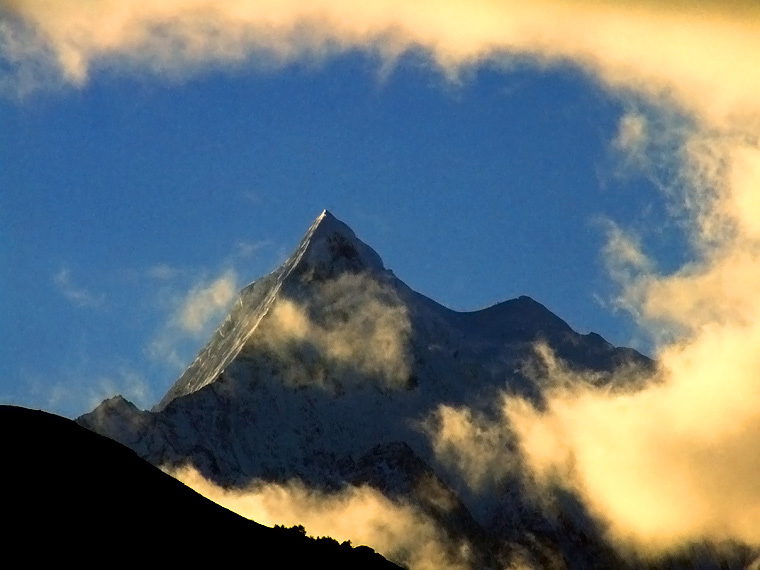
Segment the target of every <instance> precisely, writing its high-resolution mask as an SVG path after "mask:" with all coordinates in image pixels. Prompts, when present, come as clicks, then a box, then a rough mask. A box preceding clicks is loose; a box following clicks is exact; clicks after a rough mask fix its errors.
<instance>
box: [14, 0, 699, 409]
mask: <svg viewBox="0 0 760 570" xmlns="http://www.w3.org/2000/svg"><path fill="white" fill-rule="evenodd" d="M21 4H24V3H23V2H22V3H20V5H21ZM0 17H7V18H8V21H9V22H10V21H11V16H10V15H8V14H6V15H5V16H3V15H2V13H0ZM8 29H9V28H8ZM6 33H7V29H6ZM7 37H10V35H9V34H8V35H7ZM2 45H5V46H6V47H5V53H4V54H3V53H2V52H0V55H4V62H5V64H4V66H3V67H0V71H2V70H4V72H5V74H6V81H5V82H3V85H5V91H4V96H3V98H2V99H0V125H1V127H0V188H1V189H2V194H1V197H0V200H1V201H2V202H1V203H0V223H1V226H0V231H2V243H3V246H2V266H3V278H2V283H1V284H0V287H1V288H2V295H1V296H0V314H2V325H1V326H0V347H1V348H0V351H2V353H1V354H0V362H2V365H0V400H2V401H3V402H8V403H19V404H23V405H27V406H32V407H39V408H43V409H47V410H51V411H55V412H59V413H63V414H65V415H77V414H79V413H82V412H84V411H87V410H89V409H90V408H91V407H92V406H93V405H94V404H95V403H97V401H98V400H99V399H101V398H103V397H105V396H108V395H111V394H113V393H116V392H122V393H125V395H127V397H130V398H131V399H134V400H135V401H136V403H138V405H142V406H150V405H152V404H153V403H155V402H156V401H157V400H158V399H159V398H160V396H161V395H162V394H163V392H164V391H165V390H166V389H167V388H168V387H169V386H170V385H171V383H172V382H173V381H174V380H175V379H176V377H177V376H178V375H179V373H180V372H181V370H182V368H183V367H184V366H185V365H187V364H188V363H189V362H190V361H191V359H192V358H193V356H194V354H195V352H196V351H197V349H198V348H199V347H200V346H201V345H202V344H203V343H204V341H205V339H206V336H207V335H208V334H209V333H210V331H211V330H213V328H214V325H215V324H217V323H218V321H219V320H220V319H221V318H222V316H223V314H224V313H223V310H222V308H221V307H222V306H223V305H224V301H226V300H228V295H227V293H226V291H227V289H229V287H230V286H234V288H235V289H237V288H239V287H242V286H243V285H245V284H246V283H248V282H250V281H252V280H254V279H255V278H257V277H260V276H262V275H263V274H265V273H266V272H268V271H270V270H272V269H273V268H274V267H276V266H277V265H278V264H279V263H281V262H282V261H283V260H284V259H285V257H286V256H287V255H288V254H289V253H290V251H291V250H292V249H293V248H294V247H295V245H296V244H297V242H298V240H299V239H300V237H301V236H302V234H303V232H304V231H305V230H306V229H307V228H308V226H309V224H310V223H311V221H312V220H313V219H314V218H315V217H316V216H317V215H319V213H320V212H321V211H322V209H324V208H327V209H329V210H331V211H332V212H333V214H334V215H336V216H337V217H338V218H340V219H342V220H343V221H345V222H346V223H348V224H349V225H350V226H351V227H352V228H353V229H354V230H355V232H356V233H357V234H358V236H359V237H360V238H361V239H363V240H364V241H366V242H367V243H369V244H370V245H371V246H373V247H374V248H375V249H376V250H377V251H378V252H379V253H380V255H381V256H382V257H383V259H384V260H385V262H386V265H387V266H388V267H390V268H391V269H393V270H394V271H395V273H396V274H397V275H398V276H399V277H400V278H401V279H403V280H404V281H406V282H407V283H408V284H409V285H410V286H412V287H413V288H415V289H417V290H418V291H420V292H422V293H424V294H426V295H428V296H430V297H432V298H433V299H435V300H437V301H439V302H441V303H443V304H445V305H447V306H449V307H452V308H455V309H459V310H471V309H477V308H481V307H483V306H486V305H489V304H493V303H496V302H498V301H501V300H504V299H508V298H511V297H515V296H517V295H521V294H527V295H530V296H532V297H534V298H535V299H537V300H538V301H540V302H542V303H544V304H545V305H547V306H548V307H549V308H550V309H551V310H553V311H554V312H556V313H557V314H558V315H560V316H561V317H562V318H564V319H566V320H567V321H568V322H569V323H570V324H571V326H573V327H574V328H576V329H577V330H579V331H581V332H587V331H590V330H593V331H596V332H599V333H601V334H602V335H603V336H605V337H606V338H607V339H608V340H610V341H611V342H613V343H615V344H628V345H634V346H637V347H639V348H641V349H642V350H647V351H649V350H651V344H650V342H649V340H648V338H649V337H648V336H647V334H646V332H644V331H642V330H640V329H638V328H637V327H636V326H635V324H634V323H633V321H632V320H631V318H630V316H629V315H628V314H627V313H626V312H625V311H620V310H615V309H614V303H613V301H614V298H615V296H616V295H617V294H618V292H619V287H618V285H617V283H616V282H615V280H614V279H613V278H612V277H611V276H610V274H609V272H608V270H607V269H606V267H605V259H604V255H603V249H604V246H605V243H606V240H607V237H606V235H607V231H608V229H609V227H610V226H609V222H610V221H613V222H614V223H615V224H617V225H619V226H620V227H622V228H626V229H628V230H631V231H632V232H634V233H635V234H637V235H638V236H639V237H640V239H641V240H643V241H644V243H645V245H646V247H647V249H648V251H649V253H650V254H651V255H652V258H653V259H655V260H656V263H657V264H658V266H662V267H666V268H668V267H671V266H676V265H677V264H678V263H679V262H680V261H682V260H683V259H684V256H685V255H686V254H687V249H686V248H685V247H684V240H683V236H682V231H681V230H682V228H681V227H680V226H679V225H678V223H677V221H676V220H675V219H674V218H672V217H671V216H670V215H669V211H668V205H667V203H666V201H665V199H664V197H663V194H662V193H661V192H660V191H659V190H658V188H657V187H656V185H655V184H654V183H653V182H652V180H651V179H650V178H648V177H647V176H646V175H644V174H643V173H641V172H638V171H636V169H632V168H630V164H629V163H628V162H626V160H625V157H624V156H623V155H622V154H621V152H619V149H618V148H616V146H615V141H616V140H617V138H618V137H619V135H620V128H621V120H622V118H623V117H624V116H626V115H628V114H630V113H631V112H632V110H634V111H635V110H636V109H639V108H642V109H644V108H645V106H644V104H643V102H645V101H644V100H643V99H642V98H640V97H638V96H632V95H631V94H630V93H627V92H623V91H620V90H616V89H610V88H609V86H608V85H604V84H603V82H600V81H599V79H598V77H596V76H594V74H593V73H590V72H589V71H588V70H584V69H583V66H581V65H576V64H574V63H573V62H556V63H553V64H552V65H548V66H547V65H543V64H542V65H535V64H534V63H533V62H531V61H519V60H513V59H508V58H506V57H493V58H484V59H483V60H482V61H476V62H474V63H468V65H466V66H464V67H463V68H461V69H459V70H458V77H456V78H453V79H452V78H451V77H450V74H448V73H447V69H446V66H445V65H443V64H441V63H440V62H438V61H435V58H434V57H431V56H430V54H429V53H426V52H425V51H424V50H422V51H418V50H412V51H411V52H408V53H405V54H403V55H401V56H400V57H397V58H396V59H394V60H393V61H392V62H391V63H388V62H387V61H386V60H385V59H384V58H383V57H381V56H379V55H378V54H377V53H376V50H375V51H373V50H364V49H361V46H359V47H354V48H351V49H346V50H340V53H337V54H331V55H330V56H328V57H303V58H301V57H295V58H293V60H292V61H285V62H282V63H277V64H276V65H275V64H272V62H271V61H269V60H267V59H266V58H263V56H262V57H259V56H257V54H256V53H255V52H254V53H252V54H251V55H248V56H247V57H246V58H244V59H243V60H242V61H236V62H235V64H234V65H227V64H225V62H224V61H222V62H221V63H219V62H215V61H212V62H211V63H208V62H206V63H204V65H202V66H200V67H199V68H198V69H195V68H192V69H190V71H187V72H183V73H179V74H177V73H175V72H174V71H173V70H170V71H166V72H164V71H162V70H160V69H159V70H158V71H156V70H151V69H144V68H141V66H140V65H139V62H138V64H133V65H121V64H120V63H119V62H118V61H116V62H115V63H114V62H113V61H111V60H109V59H107V58H106V59H104V60H98V59H97V58H96V57H93V61H95V62H96V63H98V62H99V64H97V65H95V64H93V65H92V67H91V69H89V70H88V74H87V77H86V79H84V80H76V81H68V80H67V79H66V77H65V74H64V78H63V79H61V77H60V76H58V77H54V78H53V79H49V81H48V80H47V78H46V77H45V76H44V75H43V79H42V80H39V79H38V84H35V85H34V88H30V89H20V88H19V89H16V90H15V91H14V88H13V87H14V85H18V84H20V83H21V79H20V78H22V76H23V74H22V73H21V71H20V70H21V69H22V68H23V65H24V64H25V61H24V60H23V58H21V59H19V58H18V57H17V56H16V55H14V52H13V51H12V50H11V49H10V48H8V47H7V46H8V45H9V42H8V41H6V42H5V43H0V46H2ZM222 59H223V58H222ZM262 60H263V62H264V63H263V64H262ZM143 67H146V66H143ZM46 81H47V83H46ZM14 82H15V83H14ZM8 85H10V86H11V87H8ZM213 285H215V286H216V287H217V289H216V291H217V292H218V291H219V290H221V289H224V288H225V287H227V289H224V291H222V293H221V297H220V298H218V299H217V300H216V301H215V300H213V292H214V289H213V288H212V286H213ZM220 288H221V289H220ZM204 291H205V293H204ZM204 295H205V297H204ZM203 299H205V300H206V301H207V302H208V303H210V308H209V309H208V310H205V312H202V314H201V315H200V316H199V317H198V318H199V323H200V324H201V325H202V326H200V325H198V324H197V323H196V325H193V326H188V325H187V323H186V322H184V321H182V311H183V310H185V309H187V308H188V303H190V301H192V300H197V301H198V302H201V301H202V300H203ZM212 309H214V310H212ZM201 321H202V322H201ZM191 329H192V330H191Z"/></svg>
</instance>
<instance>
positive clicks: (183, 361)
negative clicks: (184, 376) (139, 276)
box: [147, 265, 239, 369]
mask: <svg viewBox="0 0 760 570" xmlns="http://www.w3.org/2000/svg"><path fill="white" fill-rule="evenodd" d="M184 273H186V272H179V271H178V270H176V269H174V268H171V267H169V266H164V265H159V266H155V267H154V268H152V270H151V272H150V274H151V276H152V277H153V278H154V279H160V280H163V281H169V282H170V281H171V280H172V279H174V278H175V277H177V275H179V274H184ZM238 289H239V285H238V280H237V273H236V272H235V271H234V270H233V269H227V270H225V271H224V272H222V273H221V274H220V275H219V276H217V277H215V278H203V279H200V280H198V281H196V282H195V283H193V284H191V285H190V286H189V287H187V288H186V289H185V291H184V292H182V291H177V286H176V285H175V284H171V286H168V289H167V291H165V292H164V296H165V297H167V299H166V300H165V302H166V304H167V306H168V308H169V311H168V315H167V317H166V322H165V323H164V324H163V326H162V327H161V328H160V330H159V332H158V333H157V334H156V335H155V337H154V338H153V340H151V341H150V343H149V344H148V346H147V353H148V355H149V356H150V357H151V358H152V359H153V360H158V361H162V362H165V363H166V364H168V365H169V366H170V367H172V368H175V369H181V368H184V367H185V366H187V364H188V361H187V360H188V358H189V356H190V354H186V350H185V349H186V345H188V343H189V344H192V345H193V346H195V345H196V344H197V341H198V339H200V338H203V337H204V336H207V335H209V334H211V331H212V330H213V327H214V326H216V325H217V324H218V321H220V320H221V318H222V317H223V316H224V314H225V312H226V311H227V310H228V309H229V308H230V306H231V305H232V302H233V301H234V299H235V298H236V296H237V293H238ZM195 348H196V349H197V348H198V347H197V346H196V347H195Z"/></svg>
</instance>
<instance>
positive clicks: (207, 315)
mask: <svg viewBox="0 0 760 570" xmlns="http://www.w3.org/2000/svg"><path fill="white" fill-rule="evenodd" d="M237 291H238V285H237V276H236V275H235V272H234V271H232V270H228V271H226V272H225V273H224V274H223V275H221V276H220V277H217V278H216V279H214V280H213V281H211V282H210V283H206V282H202V283H199V284H197V285H195V286H194V287H193V288H192V289H191V290H190V291H189V292H188V294H187V296H186V297H185V300H184V301H183V303H182V305H181V306H180V307H179V309H178V311H177V313H176V314H175V323H176V324H177V325H178V326H179V328H180V329H182V330H183V331H185V332H188V333H192V334H197V333H199V332H201V331H202V330H203V329H204V328H205V327H206V326H207V325H208V323H209V321H210V320H212V319H215V318H218V317H220V316H221V315H222V313H224V311H225V310H227V309H228V308H229V306H230V304H231V303H232V301H233V299H234V298H235V295H236V294H237Z"/></svg>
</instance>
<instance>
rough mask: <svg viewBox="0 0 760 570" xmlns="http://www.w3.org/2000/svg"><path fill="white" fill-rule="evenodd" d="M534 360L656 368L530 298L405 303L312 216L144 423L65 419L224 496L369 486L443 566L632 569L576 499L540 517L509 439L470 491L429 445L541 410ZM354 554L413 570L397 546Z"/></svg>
mask: <svg viewBox="0 0 760 570" xmlns="http://www.w3.org/2000/svg"><path fill="white" fill-rule="evenodd" d="M547 353H550V354H553V355H554V356H555V357H556V358H557V359H558V360H559V361H561V362H562V366H563V367H565V368H566V369H568V370H573V371H577V372H587V373H589V374H588V375H587V376H588V377H589V378H594V382H598V383H605V382H617V381H618V380H615V378H617V377H618V375H613V374H612V372H613V371H615V370H616V369H619V368H620V367H627V368H629V369H630V368H635V369H639V370H644V371H647V370H649V371H651V370H652V369H653V368H654V365H653V363H652V361H650V360H649V359H648V358H646V357H645V356H643V355H641V354H639V353H638V352H636V351H635V350H632V349H628V348H616V347H614V346H612V345H611V344H609V343H608V342H606V341H605V340H604V339H603V338H602V337H601V336H599V335H597V334H594V333H590V334H585V335H584V334H579V333H577V332H575V331H574V330H572V328H571V327H570V326H568V324H567V323H565V322H564V321H563V320H562V319H560V318H559V317H557V316H556V315H554V314H553V313H551V312H550V311H549V310H548V309H547V308H546V307H544V306H543V305H541V304H540V303H538V302H536V301H534V300H533V299H530V298H529V297H520V298H518V299H513V300H509V301H505V302H503V303H499V304H496V305H493V306H491V307H488V308H485V309H482V310H479V311H474V312H456V311H452V310H450V309H448V308H446V307H444V306H442V305H440V304H438V303H436V302H435V301H433V300H431V299H429V298H427V297H425V296H423V295H421V294H419V293H417V292H415V291H413V290H412V289H410V288H409V287H408V286H407V285H405V284H404V283H403V282H402V281H400V280H399V279H398V278H397V277H396V276H395V275H394V274H393V272H392V271H390V270H389V269H386V268H385V266H384V264H383V261H382V260H381V258H380V256H379V255H378V254H377V253H376V252H375V251H373V250H372V249H371V248H370V247H369V246H368V245H366V244H365V243H363V242H362V241H360V240H359V239H358V238H357V237H356V236H355V234H354V232H353V231H352V230H351V229H350V228H349V227H348V226H346V225H345V224H344V223H342V222H340V221H339V220H337V219H336V218H334V217H333V216H332V215H331V214H330V213H329V212H326V211H325V212H324V213H322V215H320V216H319V217H318V218H317V220H316V221H315V222H314V223H313V224H312V226H311V227H310V228H309V230H308V231H307V233H306V235H305V236H304V238H303V240H302V241H301V243H300V245H299V246H298V248H297V249H296V251H295V252H294V253H293V254H292V255H291V256H290V258H289V259H288V260H287V261H286V262H285V263H284V264H283V265H282V266H281V267H280V268H278V269H277V270H276V271H274V272H273V273H271V274H269V275H267V276H265V277H263V278H261V279H259V280H257V281H255V282H253V283H252V284H250V285H248V286H247V287H245V288H244V289H243V290H242V291H241V293H240V296H239V297H238V299H237V300H236V302H235V304H234V306H233V307H232V309H231V311H230V313H229V315H228V316H227V318H226V319H225V320H224V322H223V323H222V324H221V325H220V326H219V328H218V329H217V330H216V332H214V334H213V335H212V337H211V339H210V340H209V342H208V344H207V345H206V346H205V347H204V348H203V349H202V350H201V351H200V353H199V354H198V356H197V358H196V359H195V360H194V361H193V362H192V364H191V365H190V366H189V367H188V369H187V370H186V371H185V373H184V374H182V376H181V377H180V378H179V379H178V380H177V381H176V383H175V384H174V385H173V386H172V387H171V388H170V390H169V391H168V392H167V393H166V395H165V396H164V397H163V398H162V399H161V401H160V402H159V403H158V404H157V405H156V406H155V407H154V408H153V410H151V411H141V410H138V409H137V408H136V407H135V406H133V405H132V404H130V403H129V402H127V401H126V400H124V399H123V398H121V397H115V398H111V399H109V400H106V401H104V402H103V403H102V404H101V405H100V406H98V407H97V408H96V409H95V410H93V411H92V412H91V413H89V414H86V415H84V416H82V417H80V418H78V419H77V422H78V423H79V424H81V425H83V426H85V427H87V428H89V429H91V430H93V431H95V432H97V433H99V434H103V435H106V436H108V437H110V438H112V439H115V440H116V441H118V442H121V443H123V444H124V445H126V446H128V447H130V448H131V449H133V450H134V451H135V452H136V453H137V454H138V455H139V456H141V457H143V458H144V459H146V460H147V461H149V462H150V463H153V464H154V465H158V466H162V467H164V468H169V469H171V468H180V467H186V466H191V467H192V468H193V469H195V470H196V471H197V472H198V473H200V474H201V475H202V476H203V477H204V478H206V479H207V480H208V481H210V482H212V483H213V484H215V485H218V486H219V487H221V488H224V489H241V490H244V489H249V488H251V486H252V485H254V486H258V488H261V486H262V485H268V484H276V485H290V486H292V485H294V484H297V485H298V486H299V488H301V489H308V490H310V492H313V493H319V494H320V496H324V497H329V496H331V495H337V494H340V493H345V492H346V490H347V489H363V490H367V489H369V490H371V492H372V493H375V495H373V497H377V496H380V497H383V498H385V499H387V500H388V501H391V502H392V503H393V504H395V505H402V506H403V507H404V508H406V509H412V510H413V511H414V512H415V513H418V514H419V515H420V517H422V518H421V519H419V520H424V521H426V523H425V524H430V525H433V526H434V527H435V529H436V531H435V532H436V533H437V534H436V535H435V536H437V537H438V538H439V539H440V541H441V542H442V543H444V544H446V545H448V546H449V547H451V548H452V549H453V548H454V545H459V547H461V545H466V551H467V552H466V554H462V552H461V551H462V548H459V550H460V552H459V553H452V555H451V556H449V557H448V558H446V559H447V560H456V561H457V564H459V566H456V565H455V564H454V563H451V564H450V565H449V567H452V568H453V567H470V568H505V567H508V566H509V565H510V564H513V565H517V564H518V561H519V564H522V565H523V567H526V568H568V569H580V568H625V567H634V566H635V567H639V566H640V565H641V564H643V563H634V562H631V561H630V560H623V559H622V558H620V557H619V556H618V555H617V554H616V553H615V552H614V551H613V550H612V549H611V548H610V547H609V546H607V544H606V542H605V541H604V540H603V529H601V528H600V527H599V525H598V524H597V522H596V521H594V520H593V519H592V517H590V516H589V514H588V513H587V512H586V511H585V509H584V508H583V506H582V505H581V504H580V502H579V501H578V500H577V499H576V498H575V497H573V496H571V495H569V494H567V493H565V494H559V495H558V498H557V501H556V508H555V510H554V512H552V513H551V514H547V513H546V512H545V511H544V510H543V507H542V506H541V505H540V504H539V503H538V502H536V501H535V499H534V498H533V497H531V495H530V493H528V492H527V491H526V490H525V486H524V484H523V481H524V479H523V476H524V474H523V473H521V472H520V467H519V466H520V459H519V454H518V451H517V446H516V445H515V444H514V441H512V440H511V439H510V437H509V434H506V435H505V437H504V445H503V453H504V454H505V456H507V457H509V458H511V459H510V460H511V461H512V463H513V464H514V465H515V466H516V467H515V469H514V470H513V471H512V472H511V473H508V474H506V475H505V476H503V477H501V478H500V479H499V480H498V481H494V482H491V483H489V485H486V486H485V487H483V486H482V485H481V486H480V487H479V488H474V487H473V485H472V484H470V483H469V482H468V481H467V478H466V477H464V476H463V475H462V469H461V467H458V466H457V465H455V462H452V461H451V460H450V459H451V458H448V459H447V458H446V457H443V456H442V454H441V448H440V445H437V443H436V442H437V441H438V440H437V439H436V438H437V437H438V436H437V435H436V434H437V433H438V432H437V431H436V429H437V426H438V427H440V426H439V424H440V420H441V417H442V413H443V412H444V411H445V410H451V409H457V408H458V407H464V406H466V407H467V409H470V410H475V411H476V412H477V413H480V414H483V415H486V416H487V415H489V414H494V413H495V408H494V402H498V401H499V398H500V396H501V395H504V394H509V395H515V396H519V397H522V398H525V399H527V400H529V401H531V402H534V403H535V405H537V406H540V405H541V402H542V397H543V394H544V391H545V390H546V389H547V382H548V381H549V380H547V374H546V366H547V364H546V362H545V357H544V359H543V360H542V357H541V354H544V355H545V354H547ZM638 376H639V377H640V376H641V375H638ZM623 388H624V389H635V386H628V387H625V386H624V387H623ZM473 413H475V412H473ZM281 488H285V487H281ZM366 492H370V491H366ZM306 496H310V495H306ZM378 500H379V499H378ZM303 508H304V509H306V508H308V505H307V504H306V502H305V501H304V502H303ZM404 512H407V511H404ZM326 516H327V515H324V516H323V518H324V517H326ZM306 526H307V531H308V530H309V525H308V524H307V525H306ZM369 546H372V547H375V548H376V549H377V550H378V551H380V552H381V553H382V554H385V555H386V556H388V557H389V558H390V559H392V560H393V561H394V562H397V563H400V564H402V565H407V566H409V567H412V568H414V567H423V566H422V565H421V564H420V563H418V562H415V558H414V553H413V552H410V551H409V548H407V547H405V548H400V549H396V550H394V549H393V547H392V546H389V547H386V550H389V552H383V550H382V549H381V548H379V547H377V546H375V545H373V544H369ZM416 565H417V566H416ZM441 567H442V566H441ZM706 567H710V566H709V565H708V566H706Z"/></svg>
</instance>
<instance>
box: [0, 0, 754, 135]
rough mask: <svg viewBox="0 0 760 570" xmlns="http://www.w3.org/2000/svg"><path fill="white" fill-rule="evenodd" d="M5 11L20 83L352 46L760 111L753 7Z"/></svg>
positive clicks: (255, 0)
mask: <svg viewBox="0 0 760 570" xmlns="http://www.w3.org/2000/svg"><path fill="white" fill-rule="evenodd" d="M6 13H7V14H9V16H8V17H6V18H5V19H4V25H3V28H0V30H1V31H2V34H3V35H2V41H0V46H3V50H4V51H3V54H4V57H5V59H6V60H8V61H10V63H11V66H12V68H13V69H14V70H16V73H22V72H23V73H26V74H27V75H28V74H30V73H32V72H31V71H30V69H34V68H44V69H49V68H50V67H55V68H57V69H58V70H59V71H60V74H61V75H62V77H63V78H64V79H65V80H66V81H68V82H71V83H74V84H82V83H83V82H85V81H86V80H87V78H88V74H89V73H90V70H91V68H93V67H98V66H117V67H126V68H132V69H135V68H138V69H139V68H142V69H148V70H151V71H154V72H156V73H161V74H166V73H170V74H177V73H185V72H188V71H192V70H194V69H197V68H198V67H203V66H207V65H219V64H240V63H244V62H249V61H255V60H257V59H258V60H261V59H262V58H263V59H266V60H269V61H274V62H288V61H293V60H295V59H297V58H304V57H307V58H309V57H311V58H313V57H325V56H327V55H330V54H333V53H337V52H345V51H348V50H353V49H362V50H366V51H370V52H374V53H378V54H379V55H380V56H381V57H383V58H385V59H386V60H392V59H393V58H395V57H397V56H398V55H399V54H400V53H403V52H404V51H410V50H423V51H425V52H427V53H428V54H429V56H430V57H431V59H432V60H433V61H435V62H436V63H437V64H438V65H439V66H440V67H441V68H442V69H444V70H445V71H446V72H447V73H450V74H453V75H455V74H456V73H457V72H458V70H459V69H461V68H462V66H467V65H470V64H474V63H478V62H482V61H483V60H485V59H489V58H490V59H496V60H505V59H506V58H523V59H525V58H527V59H529V60H531V61H534V62H538V63H539V64H549V63H563V62H572V63H574V64H577V65H580V66H581V67H583V68H585V69H587V70H588V71H589V72H590V73H592V74H593V75H594V76H596V77H598V78H599V79H600V80H601V81H602V82H603V83H604V84H606V85H608V86H610V87H612V88H614V89H623V90H628V91H632V92H636V93H639V94H643V95H645V96H646V97H648V98H654V99H661V100H669V101H675V102H677V103H678V104H679V105H681V106H683V107H684V108H685V109H687V110H688V111H690V112H693V113H695V114H698V115H699V116H701V117H702V118H705V119H709V120H710V122H713V123H715V124H718V123H722V122H724V121H725V120H727V119H730V118H734V117H737V116H739V115H742V114H743V111H744V110H746V108H747V107H749V108H750V109H751V110H752V111H753V112H756V111H757V96H756V93H757V92H758V86H759V85H760V70H759V69H758V68H757V66H756V65H755V58H754V57H752V54H757V53H758V52H759V51H760V33H758V32H759V31H760V27H759V26H760V18H759V17H758V15H759V11H758V8H757V5H756V3H754V2H752V1H750V0H747V1H734V2H721V1H717V0H715V1H712V2H710V1H704V2H700V3H698V4H694V3H688V2H675V3H667V4H663V3H658V2H626V1H622V0H619V1H602V0H596V1H595V0H585V1H582V2H573V3H568V2H563V1H559V0H543V1H541V0H537V1H536V2H531V3H525V2H518V1H516V0H502V1H495V0H476V1H473V2H467V3H461V2H455V1H453V0H419V1H418V2H412V3H410V2H404V1H402V0H385V1H379V0H375V1H367V2H362V3H360V4H356V3H355V2H351V1H349V0H316V1H313V2H307V3H304V2H298V1H296V0H250V1H243V2H234V3H229V2H223V3H219V2H213V1H211V0H168V1H166V2H161V3H159V4H156V3H152V4H146V3H144V2H138V1H124V0H99V1H95V2H80V1H78V0H58V1H56V2H39V1H34V0H11V1H10V2H6ZM19 36H21V39H19ZM707 37H709V38H710V41H709V42H708V41H705V38H707Z"/></svg>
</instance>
